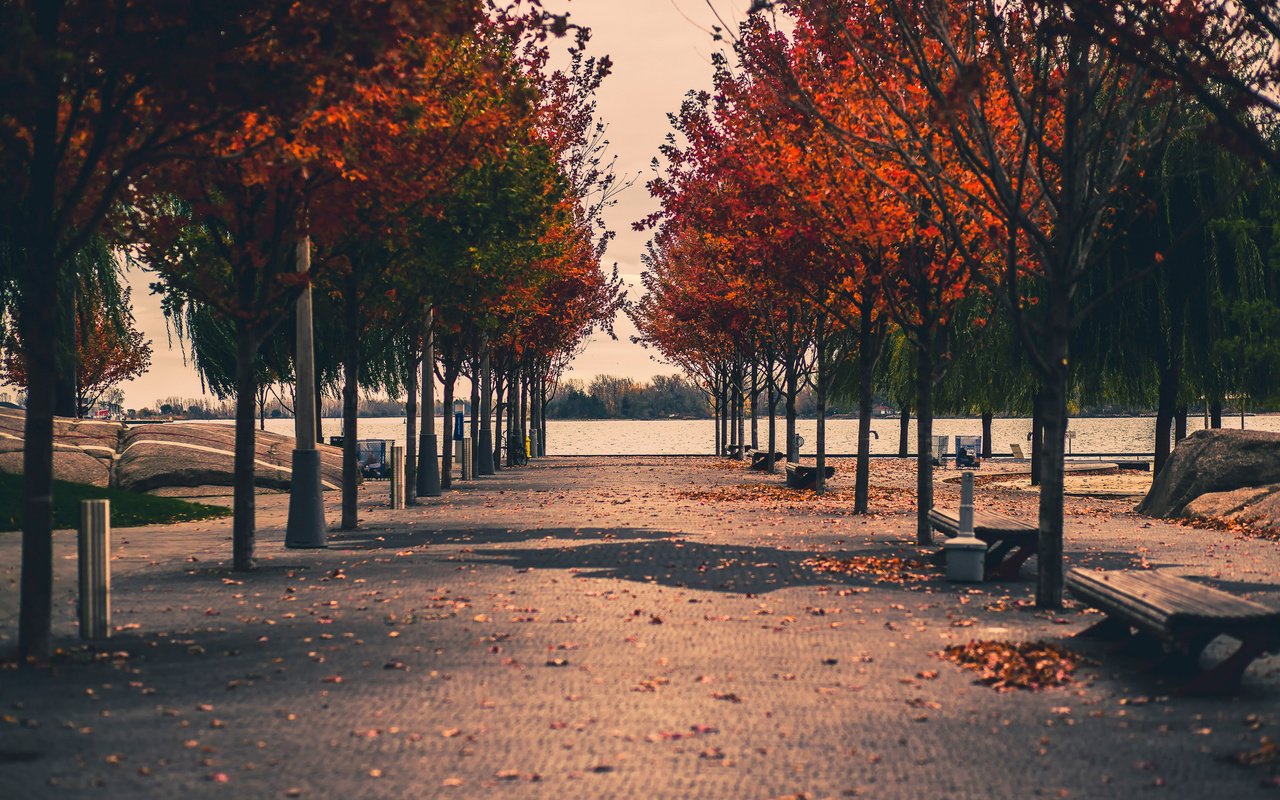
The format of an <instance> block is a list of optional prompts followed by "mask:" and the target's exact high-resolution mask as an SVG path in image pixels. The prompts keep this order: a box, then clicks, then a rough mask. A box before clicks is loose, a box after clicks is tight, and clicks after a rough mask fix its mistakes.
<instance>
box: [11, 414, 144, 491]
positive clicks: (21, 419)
mask: <svg viewBox="0 0 1280 800" xmlns="http://www.w3.org/2000/svg"><path fill="white" fill-rule="evenodd" d="M25 425H26V414H25V413H24V412H23V411H21V410H17V411H15V410H13V409H7V408H6V409H0V472H8V473H11V474H13V475H21V474H22V443H23V437H24V436H25V430H24V427H25ZM123 432H124V426H123V425H121V424H120V423H119V422H102V421H97V420H82V419H66V418H63V417H55V418H54V420H53V477H55V478H57V479H58V480H60V481H73V482H75V483H87V484H89V485H91V486H108V485H110V483H111V470H112V462H113V459H114V458H115V454H116V448H117V447H118V446H119V442H120V435H121V434H122V433H123Z"/></svg>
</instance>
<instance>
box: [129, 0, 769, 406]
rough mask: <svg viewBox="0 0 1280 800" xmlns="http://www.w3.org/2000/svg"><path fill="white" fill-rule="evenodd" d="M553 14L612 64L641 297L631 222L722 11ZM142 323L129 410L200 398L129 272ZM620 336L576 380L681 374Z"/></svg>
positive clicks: (618, 256)
mask: <svg viewBox="0 0 1280 800" xmlns="http://www.w3.org/2000/svg"><path fill="white" fill-rule="evenodd" d="M748 4H749V0H715V5H716V8H717V9H718V10H719V11H720V14H721V16H722V17H724V18H726V19H730V18H732V19H740V18H741V17H742V16H743V15H744V11H745V8H746V7H747V5H748ZM546 5H547V6H548V7H550V8H552V9H568V10H569V12H570V14H571V17H572V19H573V20H574V21H575V22H577V23H578V24H581V25H586V26H587V27H589V28H591V29H592V32H593V35H592V41H591V50H592V52H593V53H595V54H606V53H607V54H608V55H609V56H610V57H611V58H612V59H613V65H614V66H613V74H612V75H611V76H610V77H609V79H608V80H607V81H606V82H605V84H604V86H603V88H602V89H601V91H600V96H599V107H600V114H601V117H602V118H603V119H604V120H605V121H606V122H607V123H608V125H609V139H610V141H611V142H612V145H613V151H614V152H615V153H616V154H617V156H618V162H617V163H618V171H619V172H620V173H623V174H627V175H631V176H638V180H637V181H636V183H635V185H634V186H633V187H632V188H631V189H630V190H628V191H627V192H626V193H625V194H624V195H623V196H622V197H620V198H619V200H618V204H617V206H615V207H614V208H612V209H609V211H608V213H607V221H608V223H609V226H610V227H611V228H612V229H613V230H615V231H616V232H617V238H615V239H614V240H613V242H612V243H611V244H610V247H609V252H608V253H607V254H606V256H605V266H606V268H611V267H612V265H613V263H614V262H617V264H618V267H619V269H620V271H621V273H622V276H623V278H624V279H625V280H626V282H627V285H628V287H629V290H630V293H631V296H632V297H633V298H634V297H636V296H637V293H638V291H639V276H640V269H641V267H640V254H641V253H642V252H643V251H644V244H645V241H646V240H647V238H648V234H647V233H637V232H635V231H633V230H632V229H631V223H633V222H635V221H636V220H639V219H641V218H643V217H644V216H645V215H647V214H649V213H650V212H651V211H652V210H653V209H654V203H653V201H652V200H651V199H650V198H649V195H648V192H646V191H645V188H644V183H645V181H646V180H648V178H649V177H650V176H651V175H652V174H653V173H652V168H651V162H652V160H653V158H654V156H655V155H657V152H658V146H659V145H660V144H661V143H662V140H663V137H664V136H665V135H666V134H667V132H668V130H669V129H670V128H669V125H668V122H667V114H668V113H669V112H672V111H675V110H677V109H678V108H679V106H680V103H681V101H682V100H683V98H684V95H685V92H687V91H689V90H690V89H703V88H707V87H708V86H709V85H710V82H711V70H712V67H711V54H712V53H713V52H714V51H715V50H716V49H717V48H718V47H720V46H721V45H720V44H719V43H717V42H715V41H713V39H712V35H711V28H712V26H713V25H715V24H717V23H716V18H715V15H714V14H713V13H712V11H711V9H710V8H709V7H708V5H707V2H706V0H628V1H625V2H624V0H548V2H547V3H546ZM129 281H130V283H131V284H132V285H133V287H134V288H133V301H134V306H135V314H136V316H137V318H138V325H139V327H140V328H141V329H142V330H143V332H144V333H145V334H146V335H147V336H148V337H149V338H150V339H151V340H152V346H153V348H154V355H153V358H152V366H151V371H150V372H149V373H147V374H146V375H144V376H143V377H141V378H139V379H137V380H135V381H132V382H130V383H127V384H125V385H124V386H123V389H124V391H125V404H126V405H127V406H128V407H130V408H138V407H142V406H151V405H154V404H155V402H156V400H157V399H159V398H164V397H171V396H179V397H195V396H198V395H199V394H200V393H201V392H200V379H199V378H198V377H197V376H196V373H195V371H194V370H193V369H192V368H191V367H190V365H189V364H188V363H184V358H183V355H182V353H181V352H180V351H179V350H178V349H177V347H178V343H177V342H176V341H174V342H173V343H172V344H173V348H171V347H170V340H169V335H168V333H167V332H166V329H165V323H164V317H163V315H162V314H161V312H160V305H159V302H158V300H157V298H156V297H154V296H152V295H151V294H150V292H149V289H148V284H149V283H150V281H151V277H150V276H148V275H146V274H145V273H138V272H137V271H134V272H133V273H131V274H130V275H129ZM615 331H616V333H617V337H618V338H617V340H616V341H614V340H611V339H609V337H608V336H605V335H597V336H596V337H594V338H593V339H592V341H591V342H590V343H589V344H588V345H587V348H586V350H585V351H584V352H583V354H582V355H581V356H579V358H578V359H577V360H576V361H575V362H574V363H573V364H572V366H571V368H570V377H577V378H582V379H586V380H589V379H590V378H591V377H593V376H595V375H597V374H600V373H609V374H613V375H625V376H629V377H633V378H648V377H651V376H653V375H655V374H658V373H670V372H673V371H674V369H673V368H672V367H671V366H669V365H667V364H663V363H661V362H659V361H656V360H655V359H654V358H653V355H652V353H651V351H648V350H645V349H644V348H642V347H640V346H639V345H636V344H633V343H632V342H631V336H632V335H633V334H634V333H635V329H634V328H633V327H632V325H631V324H630V321H629V320H627V319H625V318H619V319H618V320H617V324H616V326H615Z"/></svg>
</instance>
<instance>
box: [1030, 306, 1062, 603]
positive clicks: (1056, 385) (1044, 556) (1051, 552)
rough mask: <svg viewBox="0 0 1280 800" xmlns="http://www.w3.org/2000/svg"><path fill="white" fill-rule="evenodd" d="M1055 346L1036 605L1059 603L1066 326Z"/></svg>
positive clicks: (1048, 389)
mask: <svg viewBox="0 0 1280 800" xmlns="http://www.w3.org/2000/svg"><path fill="white" fill-rule="evenodd" d="M1061 336H1062V340H1061V342H1060V344H1059V347H1058V348H1057V350H1058V351H1059V352H1060V358H1057V359H1055V360H1054V361H1052V362H1050V363H1052V364H1054V365H1055V368H1054V369H1053V370H1052V371H1051V373H1050V375H1049V377H1048V379H1047V380H1046V381H1045V383H1044V386H1043V388H1042V392H1043V394H1044V398H1043V401H1042V403H1041V410H1042V414H1043V417H1044V442H1043V444H1042V446H1041V449H1042V453H1041V457H1040V546H1039V550H1038V552H1037V553H1036V562H1037V570H1036V572H1037V575H1036V606H1037V607H1038V608H1061V607H1062V530H1063V519H1062V514H1063V500H1062V493H1063V464H1064V460H1065V458H1066V452H1065V451H1066V433H1067V369H1068V368H1067V366H1066V357H1067V355H1066V353H1067V343H1066V328H1065V326H1063V330H1062V334H1061Z"/></svg>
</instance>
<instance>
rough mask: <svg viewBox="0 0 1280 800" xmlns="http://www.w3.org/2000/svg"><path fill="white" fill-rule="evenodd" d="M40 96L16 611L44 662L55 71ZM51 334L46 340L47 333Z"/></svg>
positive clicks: (53, 321) (23, 308)
mask: <svg viewBox="0 0 1280 800" xmlns="http://www.w3.org/2000/svg"><path fill="white" fill-rule="evenodd" d="M31 8H32V9H33V12H32V14H33V17H34V19H35V21H36V24H35V30H34V33H35V35H36V36H37V37H38V39H39V41H40V44H41V45H42V46H43V49H45V50H46V52H50V53H52V52H54V51H55V50H56V46H57V39H58V24H59V18H60V14H59V12H58V7H57V6H56V5H54V4H52V3H49V4H43V5H34V6H31ZM35 78H36V86H35V88H36V90H37V91H38V93H39V95H40V96H41V97H42V98H43V102H42V103H40V105H39V107H38V110H37V112H36V114H35V125H34V126H33V131H32V134H31V148H32V154H31V172H30V178H29V180H30V197H29V202H28V203H27V207H26V209H24V210H25V211H26V220H27V224H25V225H23V226H22V228H21V230H19V231H15V232H14V233H17V234H19V235H21V234H26V236H25V238H26V246H25V247H20V248H19V252H18V253H16V254H7V257H13V256H15V255H16V256H17V259H18V263H19V265H20V269H21V270H22V274H21V275H20V276H19V277H20V280H21V282H22V284H24V285H23V286H22V291H21V293H20V294H19V295H18V309H19V315H20V316H19V324H21V325H22V332H23V337H22V339H23V347H24V349H25V351H26V357H27V413H26V419H25V422H24V423H23V429H24V430H23V443H22V470H23V472H22V490H23V499H22V505H23V518H22V556H21V557H22V578H21V580H22V585H21V588H20V590H19V592H20V598H21V599H20V610H19V612H18V652H19V654H20V655H21V656H23V657H27V658H43V657H45V656H47V655H49V652H50V644H51V642H50V630H51V622H52V611H53V412H54V409H55V405H54V404H55V402H56V401H57V396H56V395H57V392H56V390H55V373H56V368H55V365H56V363H57V358H58V356H59V350H60V347H61V346H65V343H60V342H59V341H58V340H59V338H61V337H59V336H57V335H56V334H54V332H56V331H58V330H59V320H58V313H57V309H58V281H59V276H60V275H62V274H63V273H64V272H65V271H66V268H65V266H64V265H62V264H59V263H58V262H57V260H56V258H57V252H56V251H57V244H58V232H57V231H56V230H55V229H54V194H55V187H56V184H57V145H56V143H57V138H58V108H59V103H58V93H59V91H60V89H61V87H60V86H59V83H58V71H57V70H56V69H54V68H53V67H52V65H47V66H46V67H43V68H40V69H38V70H37V71H36V73H35ZM51 334H52V335H51Z"/></svg>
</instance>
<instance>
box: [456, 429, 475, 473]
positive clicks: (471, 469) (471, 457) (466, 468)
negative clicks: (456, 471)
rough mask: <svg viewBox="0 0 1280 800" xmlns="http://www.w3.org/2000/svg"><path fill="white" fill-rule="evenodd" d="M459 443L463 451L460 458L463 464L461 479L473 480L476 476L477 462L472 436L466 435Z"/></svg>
mask: <svg viewBox="0 0 1280 800" xmlns="http://www.w3.org/2000/svg"><path fill="white" fill-rule="evenodd" d="M459 444H460V445H461V451H462V454H461V456H460V457H459V459H458V460H459V463H461V465H462V478H461V480H464V481H469V480H473V479H474V478H475V467H476V462H475V448H473V447H472V441H471V437H470V436H464V437H463V438H462V439H460V440H459Z"/></svg>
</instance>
